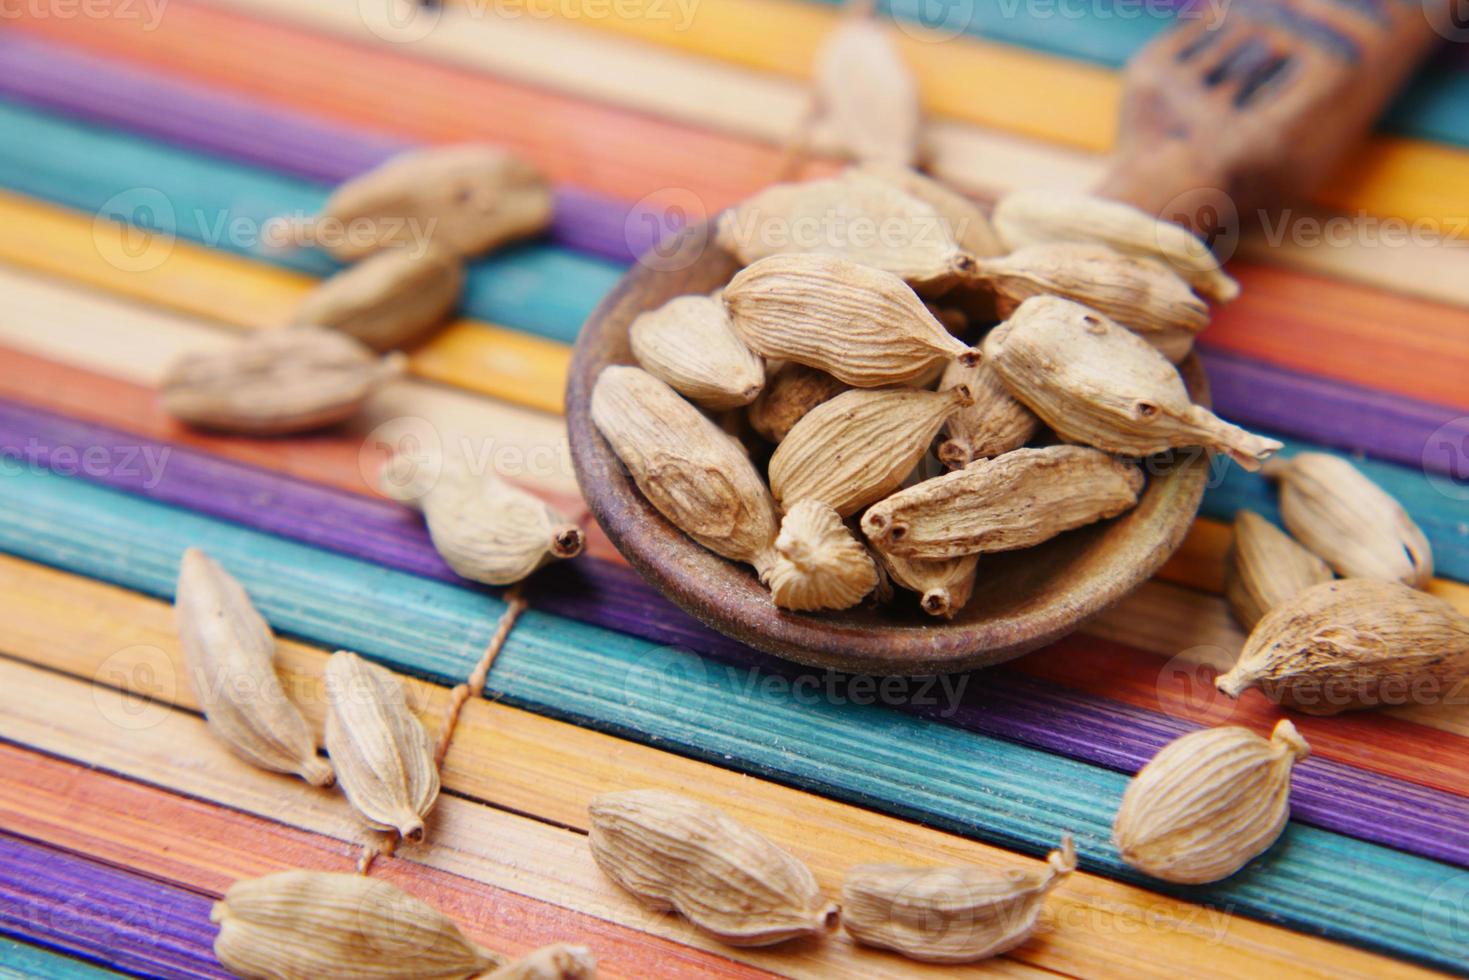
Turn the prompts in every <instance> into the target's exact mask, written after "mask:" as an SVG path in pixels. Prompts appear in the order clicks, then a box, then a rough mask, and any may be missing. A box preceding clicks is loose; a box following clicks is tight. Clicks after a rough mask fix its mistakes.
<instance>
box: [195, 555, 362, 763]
mask: <svg viewBox="0 0 1469 980" xmlns="http://www.w3.org/2000/svg"><path fill="white" fill-rule="evenodd" d="M174 618H175V620H176V622H177V624H178V632H179V644H180V645H181V646H182V647H183V651H184V662H185V664H186V665H187V667H188V672H189V682H190V684H191V685H192V686H193V688H194V695H195V697H197V698H198V699H199V706H200V707H201V708H203V709H204V720H205V721H207V722H208V723H209V730H210V731H211V732H213V733H214V734H215V735H217V736H218V737H219V738H220V740H221V741H223V742H224V743H225V744H226V745H228V746H229V747H230V748H232V749H233V750H234V751H235V753H236V754H237V755H239V756H240V757H241V758H242V759H244V760H246V761H247V762H249V763H251V764H252V765H256V766H259V767H260V768H262V769H269V770H270V771H272V772H285V773H294V774H296V775H298V776H300V777H301V778H302V779H304V780H306V781H307V782H308V783H310V784H311V785H313V786H330V785H331V784H332V780H333V779H334V777H333V775H332V768H331V766H329V765H328V764H327V762H326V760H324V759H322V758H321V757H320V756H318V755H317V754H316V740H315V738H313V737H312V733H311V729H310V728H309V727H308V726H307V724H306V719H304V718H302V717H301V712H300V711H298V710H297V709H296V706H295V705H294V704H292V703H291V701H290V699H288V698H287V697H286V692H285V691H284V690H283V689H282V688H281V682H280V678H278V677H276V674H275V666H274V660H275V636H274V635H273V634H272V633H271V631H270V627H269V626H268V625H266V622H265V620H264V619H262V618H261V616H260V613H258V612H256V611H255V606H254V605H253V604H252V603H251V602H250V596H249V595H247V594H246V592H245V589H244V587H243V586H242V585H240V583H239V582H238V581H236V580H235V578H234V576H232V575H230V573H229V572H226V571H225V570H224V569H223V568H221V567H220V566H219V563H218V562H216V561H215V560H214V559H213V558H210V557H209V556H208V555H206V554H205V553H204V552H202V551H200V550H199V549H198V548H190V549H189V550H187V551H185V552H184V557H183V561H182V563H181V564H180V566H179V578H178V587H177V591H176V592H175V596H174Z"/></svg>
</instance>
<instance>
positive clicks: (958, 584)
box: [872, 545, 979, 619]
mask: <svg viewBox="0 0 1469 980" xmlns="http://www.w3.org/2000/svg"><path fill="white" fill-rule="evenodd" d="M872 552H873V554H875V555H877V559H878V562H879V564H880V565H881V566H882V568H883V570H884V571H886V572H887V574H888V575H889V576H890V577H891V579H892V581H893V582H895V583H897V584H898V585H899V586H901V587H902V588H905V589H908V590H909V591H911V592H916V593H918V605H919V606H920V607H921V608H922V609H923V611H924V612H926V613H928V614H929V615H930V616H941V617H943V618H944V619H953V618H954V617H955V616H957V615H958V614H959V613H960V612H962V611H963V609H964V607H965V606H967V605H969V600H970V598H971V597H973V595H974V582H975V579H976V577H977V574H978V571H979V555H961V556H960V557H958V558H940V559H937V560H935V561H926V560H924V559H921V558H904V557H902V556H901V555H894V554H890V553H888V552H887V551H885V550H883V549H882V548H879V547H877V546H876V545H873V547H872Z"/></svg>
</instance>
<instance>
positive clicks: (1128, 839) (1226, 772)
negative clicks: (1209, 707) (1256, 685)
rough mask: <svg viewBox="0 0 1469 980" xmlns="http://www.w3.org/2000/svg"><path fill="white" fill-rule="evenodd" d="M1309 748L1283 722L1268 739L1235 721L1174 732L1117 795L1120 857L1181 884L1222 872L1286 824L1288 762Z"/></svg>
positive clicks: (1249, 857)
mask: <svg viewBox="0 0 1469 980" xmlns="http://www.w3.org/2000/svg"><path fill="white" fill-rule="evenodd" d="M1310 751H1311V749H1310V746H1308V745H1307V744H1306V740H1305V739H1303V738H1301V736H1300V734H1299V733H1297V732H1296V726H1294V725H1292V724H1291V723H1290V722H1289V721H1281V722H1280V723H1279V724H1277V725H1276V726H1275V731H1274V733H1273V734H1272V735H1271V736H1270V739H1269V740H1268V741H1267V740H1266V739H1263V738H1261V737H1260V736H1259V735H1256V734H1255V733H1254V732H1252V731H1250V730H1249V729H1248V728H1236V727H1228V728H1206V729H1203V730H1202V731H1197V732H1190V733H1189V734H1187V735H1184V736H1183V737H1181V738H1177V739H1174V740H1173V741H1172V742H1169V743H1168V744H1167V745H1165V746H1164V747H1163V749H1162V750H1161V751H1160V752H1159V753H1158V754H1157V755H1155V756H1154V757H1153V759H1152V761H1151V762H1149V763H1148V764H1147V765H1146V766H1143V768H1142V770H1141V771H1140V772H1139V773H1138V774H1137V775H1136V776H1134V777H1133V779H1132V782H1130V783H1128V784H1127V791H1126V792H1125V793H1123V794H1122V806H1121V808H1120V809H1118V811H1117V820H1116V822H1115V823H1114V824H1113V828H1112V838H1113V840H1114V842H1115V843H1116V844H1117V849H1118V850H1119V851H1120V852H1121V853H1122V860H1124V861H1126V862H1127V863H1128V864H1130V865H1132V866H1133V867H1134V868H1137V869H1138V870H1139V871H1143V872H1145V873H1147V874H1150V875H1152V876H1153V877H1154V878H1161V879H1163V880H1164V881H1173V882H1177V883H1178V884H1181V885H1203V884H1207V883H1208V882H1211V881H1219V880H1221V879H1223V878H1228V877H1229V876H1230V875H1232V874H1234V873H1235V872H1236V871H1238V870H1239V869H1240V868H1243V867H1244V866H1245V865H1246V864H1248V863H1249V862H1250V861H1251V860H1253V859H1254V858H1255V857H1257V856H1258V855H1260V854H1261V853H1263V852H1264V851H1265V850H1266V849H1268V848H1269V847H1270V845H1271V844H1274V843H1275V841H1276V838H1278V837H1279V836H1280V834H1281V832H1282V831H1284V830H1285V824H1286V821H1287V819H1288V818H1289V817H1290V778H1291V769H1292V768H1293V767H1294V766H1295V764H1296V762H1297V761H1298V760H1300V759H1304V758H1305V757H1306V756H1307V755H1309V754H1310Z"/></svg>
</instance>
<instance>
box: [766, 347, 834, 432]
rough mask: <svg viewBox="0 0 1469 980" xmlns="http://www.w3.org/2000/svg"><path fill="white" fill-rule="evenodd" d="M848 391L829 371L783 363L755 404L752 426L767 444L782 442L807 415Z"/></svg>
mask: <svg viewBox="0 0 1469 980" xmlns="http://www.w3.org/2000/svg"><path fill="white" fill-rule="evenodd" d="M846 390H847V386H846V385H845V384H843V383H842V382H840V381H838V380H837V379H836V378H833V377H832V376H831V375H829V374H827V373H826V372H825V371H818V370H816V369H815V368H809V367H807V366H806V365H804V364H781V365H780V366H779V367H778V368H776V369H775V371H773V372H772V373H771V374H770V376H769V377H767V378H766V379H765V389H764V390H763V391H761V392H760V397H759V398H756V399H755V401H754V402H753V403H751V405H750V410H749V413H748V414H749V419H750V425H752V426H753V427H754V428H755V431H756V432H758V433H760V435H761V437H763V438H764V439H766V440H767V441H769V442H774V443H779V442H780V441H781V440H783V439H785V437H786V435H787V434H788V433H789V432H790V431H791V429H792V427H794V426H795V424H796V423H797V422H799V421H801V419H803V418H805V416H806V413H807V412H809V411H811V409H813V408H815V407H816V406H817V405H820V404H821V403H822V402H824V401H829V400H830V399H832V398H835V397H836V396H837V395H839V394H841V393H842V392H844V391H846Z"/></svg>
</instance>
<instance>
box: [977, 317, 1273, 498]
mask: <svg viewBox="0 0 1469 980" xmlns="http://www.w3.org/2000/svg"><path fill="white" fill-rule="evenodd" d="M984 349H985V354H986V357H987V358H988V359H989V360H991V361H993V363H994V366H995V371H996V372H998V373H999V375H1000V379H1001V380H1002V381H1004V382H1005V385H1006V386H1007V387H1008V388H1009V389H1010V393H1011V394H1013V395H1014V396H1015V397H1016V398H1018V399H1019V400H1020V401H1022V402H1024V403H1025V404H1026V405H1027V406H1028V407H1029V408H1030V410H1031V411H1033V412H1035V414H1036V415H1039V416H1040V418H1041V421H1043V422H1045V423H1046V424H1047V425H1049V426H1050V427H1051V428H1052V429H1054V430H1056V434H1057V435H1059V436H1060V437H1061V438H1062V439H1065V440H1067V441H1068V442H1079V443H1082V444H1083V445H1087V446H1095V447H1096V448H1098V449H1105V450H1106V451H1107V452H1110V453H1119V454H1121V455H1124V456H1150V455H1152V454H1154V453H1161V452H1166V451H1167V450H1169V449H1175V448H1182V447H1185V446H1203V447H1205V448H1207V449H1210V450H1213V451H1215V452H1222V453H1227V454H1229V456H1230V458H1231V459H1233V460H1234V461H1235V462H1237V463H1239V465H1241V466H1243V467H1244V468H1245V469H1247V470H1257V469H1259V468H1260V464H1261V463H1262V462H1263V461H1264V460H1266V459H1268V458H1269V457H1270V456H1272V455H1274V454H1275V452H1276V451H1278V450H1279V449H1280V448H1281V444H1280V443H1279V442H1277V441H1276V440H1274V439H1266V438H1264V437H1263V436H1257V435H1254V434H1252V433H1249V432H1246V431H1245V430H1244V429H1241V428H1240V427H1239V426H1236V425H1230V424H1229V423H1228V422H1225V421H1224V420H1222V419H1220V418H1219V417H1218V416H1217V415H1215V414H1214V413H1213V412H1211V411H1209V410H1208V409H1207V408H1204V407H1203V406H1201V405H1195V404H1193V403H1192V402H1190V400H1189V395H1188V389H1187V388H1185V387H1184V384H1183V378H1182V377H1180V376H1179V373H1178V369H1177V368H1175V367H1174V366H1173V365H1172V364H1170V363H1168V359H1167V358H1166V357H1164V356H1163V355H1162V354H1160V353H1158V351H1157V350H1155V349H1154V348H1153V347H1151V346H1150V345H1149V344H1148V342H1147V341H1145V340H1143V339H1142V338H1141V337H1139V336H1137V335H1136V334H1134V333H1133V332H1131V331H1130V330H1126V329H1124V328H1122V327H1119V326H1118V325H1117V324H1115V323H1113V322H1112V321H1110V320H1108V319H1107V318H1106V317H1104V316H1102V315H1101V314H1100V313H1097V312H1096V311H1094V310H1090V309H1088V308H1087V307H1085V306H1082V305H1081V304H1080V303H1073V302H1071V301H1070V300H1064V299H1058V298H1056V297H1054V296H1037V297H1035V298H1033V299H1028V300H1026V301H1025V302H1024V303H1022V304H1020V308H1019V309H1017V310H1016V311H1015V314H1014V315H1013V316H1011V317H1010V319H1008V320H1006V321H1005V322H1004V323H1002V324H1000V325H999V326H998V327H996V328H995V329H994V330H992V331H991V332H990V334H989V336H988V337H987V338H985V345H984Z"/></svg>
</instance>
